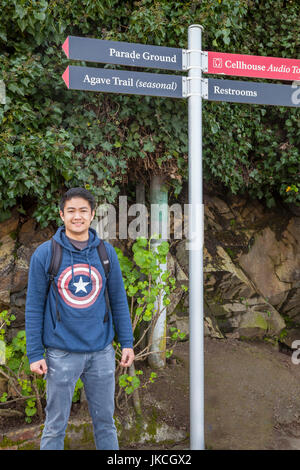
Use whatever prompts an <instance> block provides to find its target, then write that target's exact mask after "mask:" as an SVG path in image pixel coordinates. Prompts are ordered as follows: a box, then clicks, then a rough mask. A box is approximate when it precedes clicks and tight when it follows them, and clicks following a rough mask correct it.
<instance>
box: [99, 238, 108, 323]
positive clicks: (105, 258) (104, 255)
mask: <svg viewBox="0 0 300 470" xmlns="http://www.w3.org/2000/svg"><path fill="white" fill-rule="evenodd" d="M97 251H98V254H99V258H100V261H101V263H102V266H103V269H104V272H105V277H106V280H107V279H108V275H109V271H110V262H109V257H108V254H107V251H106V248H105V244H104V241H103V240H102V239H100V243H99V245H98V246H97ZM104 295H105V303H106V312H105V316H104V320H103V322H104V323H105V322H107V321H108V318H109V312H110V311H111V308H110V301H109V295H108V289H107V282H106V286H105V292H104Z"/></svg>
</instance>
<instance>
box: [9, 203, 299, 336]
mask: <svg viewBox="0 0 300 470" xmlns="http://www.w3.org/2000/svg"><path fill="white" fill-rule="evenodd" d="M204 217H205V247H204V265H205V266H204V277H205V286H204V292H205V313H204V315H205V334H206V335H209V336H212V337H219V338H222V337H225V336H228V337H229V336H234V337H260V338H262V337H263V336H265V335H270V336H275V337H277V338H278V337H279V336H280V335H281V339H283V336H284V335H283V334H282V332H284V333H285V341H287V342H288V343H289V344H290V343H291V340H292V339H293V338H294V337H295V338H296V337H297V335H298V327H300V210H299V208H298V209H297V208H296V209H295V210H294V211H292V210H290V209H289V208H280V209H279V208H277V209H273V210H271V209H267V208H266V207H264V206H263V205H262V204H261V203H259V202H257V201H247V200H246V199H242V198H240V197H233V196H231V197H227V198H225V197H222V198H221V197H217V196H214V195H211V194H205V215H204ZM174 223H180V221H176V220H175V221H174ZM54 232H55V229H54V228H51V227H48V228H46V229H40V228H39V226H38V224H37V223H36V222H35V221H34V219H33V218H30V217H28V218H26V217H25V216H24V215H22V214H19V213H18V211H17V210H15V211H13V215H12V217H11V218H10V219H9V220H7V221H5V222H2V223H0V277H1V284H0V309H1V310H3V309H9V310H10V311H11V313H14V315H15V316H16V321H15V322H14V323H13V328H11V330H12V332H13V329H15V328H17V329H20V328H24V310H25V300H26V286H27V277H28V269H29V262H30V257H31V255H32V253H33V252H34V250H35V249H36V247H37V246H38V245H39V244H41V243H42V242H44V241H46V240H48V239H49V238H50V237H51V236H52V235H53V233H54ZM118 246H120V243H118ZM168 267H169V269H170V270H171V272H172V274H173V275H174V276H175V277H176V280H177V286H178V287H177V289H176V291H175V293H174V294H173V295H172V298H171V304H170V305H169V307H168V319H169V323H170V324H176V325H177V327H178V328H180V329H181V330H182V331H185V332H187V333H188V294H185V293H184V292H183V290H182V289H181V288H180V285H181V284H182V283H184V284H186V285H188V251H187V250H186V241H185V240H175V241H173V243H172V249H171V253H170V255H169V257H168ZM286 331H287V332H288V334H286ZM11 334H13V333H11ZM295 335H296V336H295ZM299 339H300V335H299Z"/></svg>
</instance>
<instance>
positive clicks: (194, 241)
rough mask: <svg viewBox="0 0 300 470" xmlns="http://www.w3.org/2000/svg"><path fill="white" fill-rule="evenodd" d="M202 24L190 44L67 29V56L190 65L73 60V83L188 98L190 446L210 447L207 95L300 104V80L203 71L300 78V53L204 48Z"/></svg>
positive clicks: (193, 29)
mask: <svg viewBox="0 0 300 470" xmlns="http://www.w3.org/2000/svg"><path fill="white" fill-rule="evenodd" d="M201 30H202V27H201V26H200V25H192V26H189V29H188V47H189V49H188V50H181V49H176V48H170V47H161V46H148V45H144V44H130V43H126V42H117V41H104V40H100V39H89V38H80V37H76V36H69V37H68V38H67V39H66V41H65V42H64V44H63V46H62V47H63V50H64V52H65V53H66V55H67V57H68V58H69V59H73V60H82V61H87V62H102V63H107V64H117V65H129V66H134V67H145V68H160V69H169V70H187V71H188V77H182V76H178V75H166V74H154V73H141V72H130V71H124V70H111V69H101V68H93V67H77V66H69V67H67V69H66V70H65V72H64V74H63V79H64V81H65V83H66V85H67V87H68V88H69V89H74V90H87V91H98V92H108V93H126V94H138V95H152V96H162V97H171V98H187V99H188V116H189V118H188V140H189V237H188V242H189V286H190V288H189V311H190V326H189V331H190V423H191V424H190V431H191V432H190V447H191V449H199V450H203V449H205V442H204V345H203V320H204V318H203V317H204V315H203V238H204V237H203V227H204V223H203V198H202V98H204V99H208V100H212V101H228V102H237V103H249V104H267V105H278V106H293V107H299V106H300V87H299V86H298V87H297V86H296V85H295V84H293V85H292V86H289V85H275V84H266V83H255V82H246V81H236V80H222V79H221V80H217V79H203V78H202V72H205V73H211V74H223V75H237V76H242V77H257V78H271V79H276V80H278V79H281V80H299V79H300V60H294V59H282V58H276V57H259V56H250V55H242V54H226V53H221V52H205V51H202V50H201Z"/></svg>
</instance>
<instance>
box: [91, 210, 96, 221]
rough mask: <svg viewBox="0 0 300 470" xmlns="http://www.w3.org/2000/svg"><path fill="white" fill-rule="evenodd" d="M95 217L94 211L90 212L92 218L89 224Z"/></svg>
mask: <svg viewBox="0 0 300 470" xmlns="http://www.w3.org/2000/svg"><path fill="white" fill-rule="evenodd" d="M94 217H95V210H93V211H92V218H91V222H92V220H93V218H94Z"/></svg>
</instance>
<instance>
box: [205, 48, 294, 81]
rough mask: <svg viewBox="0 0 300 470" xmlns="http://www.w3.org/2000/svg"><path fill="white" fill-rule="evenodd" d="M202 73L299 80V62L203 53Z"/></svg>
mask: <svg viewBox="0 0 300 470" xmlns="http://www.w3.org/2000/svg"><path fill="white" fill-rule="evenodd" d="M202 54H203V57H204V59H205V66H204V68H203V72H205V73H215V74H223V75H237V76H240V77H256V78H271V79H273V80H299V79H300V60H299V59H284V58H281V57H264V56H255V55H245V54H227V53H224V52H211V51H208V52H203V53H202Z"/></svg>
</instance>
